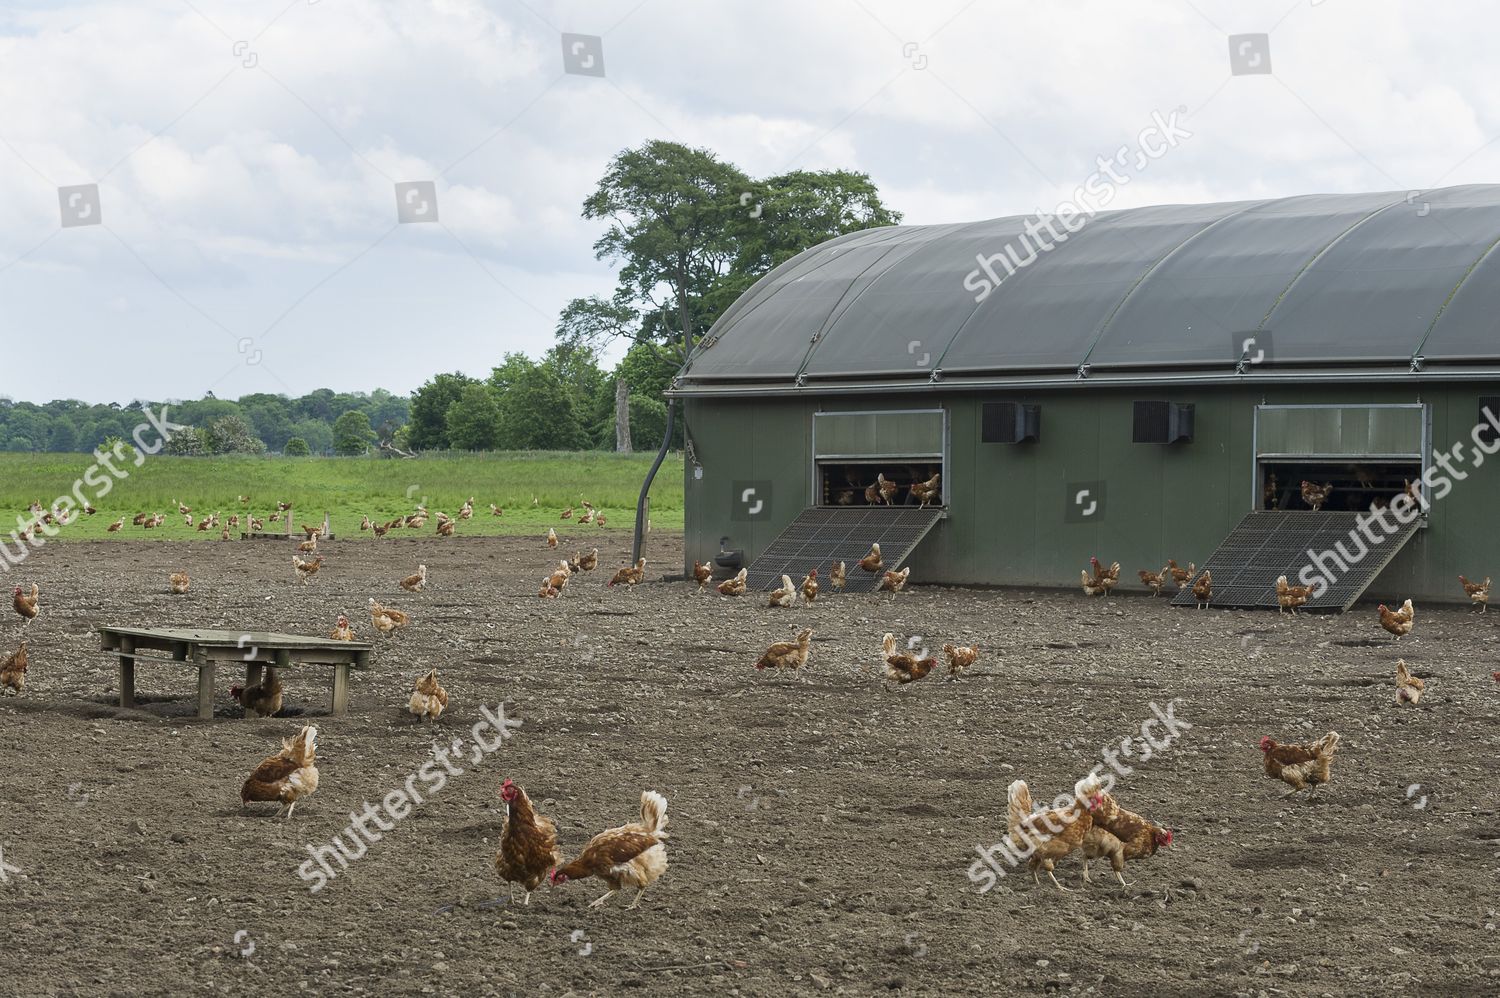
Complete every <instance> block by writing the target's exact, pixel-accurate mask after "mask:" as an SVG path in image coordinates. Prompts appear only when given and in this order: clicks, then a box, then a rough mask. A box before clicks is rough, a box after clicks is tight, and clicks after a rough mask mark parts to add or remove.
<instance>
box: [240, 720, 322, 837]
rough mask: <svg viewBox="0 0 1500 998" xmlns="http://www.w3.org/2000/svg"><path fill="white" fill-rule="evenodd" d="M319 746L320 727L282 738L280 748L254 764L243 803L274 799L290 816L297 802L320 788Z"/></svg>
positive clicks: (309, 727) (243, 793)
mask: <svg viewBox="0 0 1500 998" xmlns="http://www.w3.org/2000/svg"><path fill="white" fill-rule="evenodd" d="M317 748H318V729H317V728H315V727H313V726H312V725H308V726H307V727H305V728H303V729H302V730H301V731H299V732H297V736H296V737H295V738H284V739H282V742H281V751H280V752H278V753H276V754H275V755H273V756H271V757H270V758H269V759H267V760H266V761H265V762H263V763H261V764H260V765H259V766H257V767H255V772H253V773H251V774H250V778H249V779H248V780H246V781H245V785H244V786H243V787H241V788H240V805H241V806H242V807H243V806H244V805H245V804H248V803H250V802H251V801H267V800H273V801H276V802H277V803H279V804H280V805H281V806H282V809H283V811H284V812H285V816H286V817H288V818H290V817H291V816H292V809H293V808H295V807H296V806H297V801H299V800H301V799H302V798H303V797H307V796H310V795H311V794H312V793H313V792H314V791H316V790H317V789H318V767H317ZM277 813H278V814H281V813H282V811H278V812H277Z"/></svg>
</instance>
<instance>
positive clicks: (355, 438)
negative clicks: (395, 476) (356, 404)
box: [333, 409, 375, 457]
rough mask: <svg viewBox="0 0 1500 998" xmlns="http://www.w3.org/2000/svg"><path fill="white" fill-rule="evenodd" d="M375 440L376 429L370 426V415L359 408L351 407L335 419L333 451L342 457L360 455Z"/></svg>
mask: <svg viewBox="0 0 1500 998" xmlns="http://www.w3.org/2000/svg"><path fill="white" fill-rule="evenodd" d="M374 442H375V431H374V430H373V429H371V428H370V417H369V416H366V415H365V414H364V413H363V412H360V411H359V410H358V409H351V410H349V411H348V412H346V413H344V414H343V415H342V416H340V417H339V418H338V419H336V420H334V423H333V452H334V453H335V454H338V455H339V456H340V457H358V456H359V455H361V454H364V453H366V452H367V451H368V450H369V449H370V445H371V444H373V443H374Z"/></svg>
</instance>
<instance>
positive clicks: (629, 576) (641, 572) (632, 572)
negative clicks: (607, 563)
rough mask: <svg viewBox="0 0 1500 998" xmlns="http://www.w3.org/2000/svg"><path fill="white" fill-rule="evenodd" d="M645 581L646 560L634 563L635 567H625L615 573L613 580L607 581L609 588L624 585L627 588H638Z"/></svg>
mask: <svg viewBox="0 0 1500 998" xmlns="http://www.w3.org/2000/svg"><path fill="white" fill-rule="evenodd" d="M644 581H646V559H645V558H642V559H640V560H639V561H637V562H636V563H635V567H634V568H631V567H630V566H628V565H627V566H626V567H624V568H622V569H620V570H619V571H618V572H616V573H615V575H614V578H612V579H610V580H609V588H611V589H613V588H614V587H615V586H617V585H619V584H621V583H624V584H625V585H627V586H638V585H640V584H641V583H642V582H644Z"/></svg>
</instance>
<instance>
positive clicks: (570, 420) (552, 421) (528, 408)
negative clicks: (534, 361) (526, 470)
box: [500, 365, 589, 450]
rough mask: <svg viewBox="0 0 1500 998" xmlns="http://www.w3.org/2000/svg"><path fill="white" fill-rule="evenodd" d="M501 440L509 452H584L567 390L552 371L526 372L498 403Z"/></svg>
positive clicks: (541, 368) (583, 437) (582, 435)
mask: <svg viewBox="0 0 1500 998" xmlns="http://www.w3.org/2000/svg"><path fill="white" fill-rule="evenodd" d="M500 412H501V417H500V425H501V432H500V441H501V446H503V447H505V448H506V449H508V450H585V449H587V448H588V446H589V438H588V434H587V433H585V432H584V430H583V423H582V421H581V420H580V419H579V416H578V413H577V411H576V410H575V409H574V406H573V399H572V396H571V395H570V394H569V393H568V389H567V388H566V387H565V386H564V385H563V383H562V381H561V379H559V378H558V376H557V374H556V372H554V371H553V370H552V369H551V368H549V367H546V366H543V365H538V366H537V367H534V368H532V369H531V370H530V371H527V372H526V373H525V374H524V375H522V376H521V378H520V379H518V380H517V381H516V383H515V384H514V385H512V386H511V387H510V390H509V391H507V392H506V393H505V395H504V396H503V397H502V398H501V400H500Z"/></svg>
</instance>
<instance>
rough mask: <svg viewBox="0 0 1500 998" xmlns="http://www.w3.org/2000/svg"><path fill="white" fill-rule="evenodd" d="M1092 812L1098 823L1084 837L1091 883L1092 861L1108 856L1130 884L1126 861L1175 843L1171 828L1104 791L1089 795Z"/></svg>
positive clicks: (1085, 862)
mask: <svg viewBox="0 0 1500 998" xmlns="http://www.w3.org/2000/svg"><path fill="white" fill-rule="evenodd" d="M1089 812H1090V813H1091V814H1092V815H1093V817H1094V823H1093V826H1092V827H1091V828H1090V829H1089V830H1088V832H1086V833H1085V834H1084V837H1083V882H1084V883H1089V863H1090V862H1092V861H1093V860H1096V859H1099V858H1100V857H1102V856H1108V857H1109V865H1110V868H1111V869H1113V870H1114V873H1115V879H1116V880H1118V881H1119V882H1120V886H1122V887H1129V886H1130V885H1129V884H1127V883H1126V882H1125V861H1126V860H1127V859H1143V858H1145V857H1147V856H1155V855H1156V850H1158V849H1160V848H1162V847H1163V846H1170V845H1171V844H1172V830H1171V829H1170V828H1163V827H1161V826H1160V825H1153V824H1152V823H1151V822H1149V821H1147V820H1146V819H1145V818H1142V817H1141V816H1140V815H1138V814H1136V813H1135V812H1133V811H1127V810H1126V809H1125V808H1123V807H1121V806H1120V804H1119V802H1118V801H1116V800H1115V799H1114V798H1113V797H1111V796H1110V795H1109V794H1107V793H1104V792H1103V791H1098V792H1096V793H1094V794H1093V795H1092V796H1091V797H1090V798H1089Z"/></svg>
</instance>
